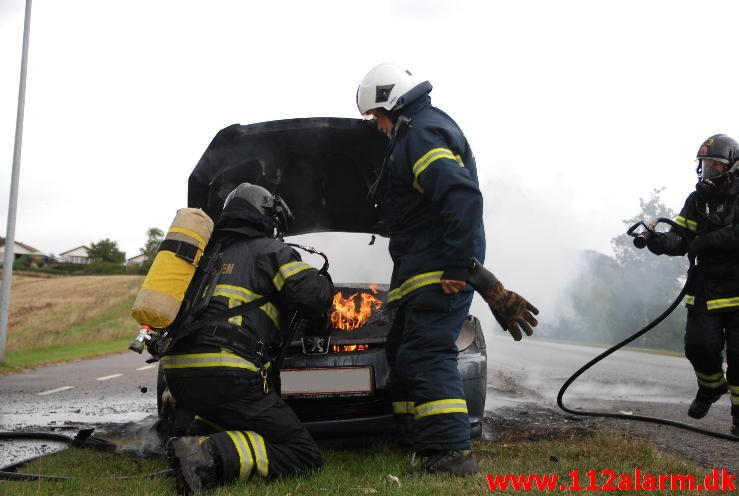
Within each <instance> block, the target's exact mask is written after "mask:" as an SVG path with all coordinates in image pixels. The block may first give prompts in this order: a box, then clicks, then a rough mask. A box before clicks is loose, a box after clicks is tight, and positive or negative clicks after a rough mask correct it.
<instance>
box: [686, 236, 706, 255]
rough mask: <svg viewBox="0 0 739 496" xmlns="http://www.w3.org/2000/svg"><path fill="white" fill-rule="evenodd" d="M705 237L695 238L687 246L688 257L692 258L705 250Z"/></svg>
mask: <svg viewBox="0 0 739 496" xmlns="http://www.w3.org/2000/svg"><path fill="white" fill-rule="evenodd" d="M706 244H707V243H706V238H705V236H696V237H695V238H693V241H691V242H690V244H689V245H688V255H689V256H691V257H694V256H696V255H698V254H699V253H700V252H702V251H703V250H704V249H705V248H706Z"/></svg>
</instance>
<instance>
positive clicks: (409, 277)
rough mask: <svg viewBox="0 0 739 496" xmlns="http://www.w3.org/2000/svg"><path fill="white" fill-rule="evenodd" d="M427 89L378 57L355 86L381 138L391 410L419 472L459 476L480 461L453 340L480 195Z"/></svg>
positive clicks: (466, 299)
mask: <svg viewBox="0 0 739 496" xmlns="http://www.w3.org/2000/svg"><path fill="white" fill-rule="evenodd" d="M430 92H431V84H430V83H429V82H428V81H424V80H423V79H421V78H418V77H417V76H415V75H414V74H413V73H412V72H411V71H409V70H408V69H406V68H404V67H401V66H399V65H396V64H390V63H385V64H380V65H378V66H376V67H375V68H373V69H372V70H370V71H369V72H368V73H367V75H366V76H365V77H364V79H362V82H361V83H360V84H359V88H358V90H357V107H358V108H359V112H360V113H361V114H362V116H363V117H364V118H365V119H371V120H374V121H375V123H376V125H377V128H378V130H380V131H382V132H383V133H384V134H386V135H387V136H388V138H389V140H390V141H389V145H388V151H387V154H386V157H387V158H386V160H385V162H384V164H383V166H382V171H381V172H380V176H379V178H378V180H377V182H376V183H375V185H374V186H373V187H372V189H371V192H370V195H371V197H372V200H373V201H374V202H375V203H377V204H379V205H380V206H381V208H382V212H383V216H384V218H385V221H386V223H387V226H388V230H389V233H390V247H389V248H390V255H391V256H392V259H393V263H394V267H393V274H392V278H391V283H390V292H389V293H388V304H389V305H390V306H391V307H395V308H396V309H397V313H396V317H395V320H394V322H393V326H392V329H391V332H390V335H389V336H388V347H387V352H388V361H389V362H390V365H391V368H392V375H391V395H392V397H393V411H394V413H395V414H396V419H397V420H398V425H399V427H400V428H401V431H408V432H409V433H410V436H409V437H410V439H411V442H412V447H413V451H414V453H415V455H416V457H420V458H421V459H422V460H423V463H422V465H421V470H420V471H422V472H427V473H451V474H456V475H466V474H472V473H476V472H478V471H479V468H478V466H477V462H476V461H475V458H474V455H473V454H472V451H471V444H470V425H469V418H468V414H467V404H466V401H465V396H464V389H463V386H462V380H461V377H460V375H459V371H458V369H457V354H458V350H457V348H456V346H455V340H456V338H457V335H458V334H459V330H460V327H461V325H462V323H463V322H464V319H465V318H466V317H467V314H468V310H469V308H470V303H471V302H472V294H473V293H472V287H471V286H470V285H469V284H468V283H467V282H466V281H467V279H468V277H469V275H470V260H471V258H473V257H474V258H476V259H477V260H479V261H481V262H482V261H483V260H484V257H485V233H484V230H483V221H482V211H483V210H482V203H483V200H482V194H481V193H480V188H479V185H478V180H477V167H476V164H475V157H474V155H473V154H472V150H471V148H470V145H469V143H467V139H466V138H465V136H464V133H462V130H461V129H460V128H459V126H458V125H457V124H456V122H454V120H452V118H451V117H449V116H448V115H447V114H445V113H444V112H442V111H441V110H439V109H438V108H436V107H434V106H432V105H431V97H430V96H429V93H430ZM501 291H505V290H503V289H502V286H501ZM501 294H503V293H501ZM505 295H506V297H505V298H501V301H500V305H499V306H500V310H505V309H506V308H507V307H506V308H504V307H505V306H506V305H510V309H513V311H512V312H509V313H508V314H510V315H513V316H514V317H518V318H520V317H521V315H519V314H522V312H525V311H526V306H525V305H522V302H523V301H525V300H523V298H521V297H520V296H518V295H516V294H515V293H512V292H506V293H505ZM509 296H510V297H509ZM491 306H492V304H491ZM532 308H533V307H532ZM510 309H509V310H510ZM494 310H495V309H494ZM516 312H518V313H516ZM533 322H535V320H534V321H533Z"/></svg>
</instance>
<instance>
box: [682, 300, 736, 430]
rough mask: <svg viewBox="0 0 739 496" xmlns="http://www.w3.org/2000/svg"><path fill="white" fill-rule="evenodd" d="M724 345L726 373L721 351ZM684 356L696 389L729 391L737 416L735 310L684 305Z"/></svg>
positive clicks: (732, 409) (733, 411) (733, 414)
mask: <svg viewBox="0 0 739 496" xmlns="http://www.w3.org/2000/svg"><path fill="white" fill-rule="evenodd" d="M724 348H725V349H726V364H727V367H726V377H724V372H723V368H722V365H723V351H724ZM685 356H686V357H687V358H688V360H690V363H691V365H692V366H693V369H694V370H695V375H696V378H697V379H698V387H699V389H700V390H702V391H704V392H706V393H711V392H713V391H717V390H722V389H725V388H726V385H727V382H728V385H729V389H730V392H731V415H732V416H734V417H739V310H738V311H728V312H716V313H714V312H700V311H696V310H694V309H688V321H687V324H686V326H685Z"/></svg>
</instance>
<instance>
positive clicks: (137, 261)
mask: <svg viewBox="0 0 739 496" xmlns="http://www.w3.org/2000/svg"><path fill="white" fill-rule="evenodd" d="M145 261H146V255H144V254H143V253H142V254H140V255H136V256H135V257H131V258H129V259H128V260H126V266H131V265H141V264H143V263H144V262H145Z"/></svg>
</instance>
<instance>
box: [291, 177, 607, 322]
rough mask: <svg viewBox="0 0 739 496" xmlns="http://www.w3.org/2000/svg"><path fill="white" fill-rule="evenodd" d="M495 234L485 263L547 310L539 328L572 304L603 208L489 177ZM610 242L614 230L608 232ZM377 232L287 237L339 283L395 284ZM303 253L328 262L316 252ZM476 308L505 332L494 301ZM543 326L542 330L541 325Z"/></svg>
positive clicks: (488, 208) (487, 213)
mask: <svg viewBox="0 0 739 496" xmlns="http://www.w3.org/2000/svg"><path fill="white" fill-rule="evenodd" d="M481 189H482V191H483V196H484V202H485V207H484V214H483V216H484V222H485V231H486V240H487V254H486V262H485V266H486V267H487V268H488V269H489V270H491V271H492V272H493V273H494V274H495V275H496V276H497V277H498V278H499V279H500V280H501V281H502V282H503V284H504V285H505V286H506V288H508V289H511V290H513V291H516V292H517V293H519V294H521V295H523V296H524V297H525V298H526V299H528V300H529V301H530V302H531V303H532V304H533V305H535V306H536V307H537V308H538V309H539V310H540V314H539V321H540V325H539V329H540V330H541V329H543V328H546V327H547V326H548V325H550V324H552V323H554V322H557V321H558V320H559V319H560V318H561V316H562V315H564V314H566V313H567V311H568V308H569V305H568V302H567V300H566V298H563V297H562V295H563V294H564V292H565V289H566V288H567V287H568V286H569V285H570V284H571V283H572V281H573V280H574V277H575V275H576V274H578V273H579V272H580V267H581V262H580V261H579V257H578V256H577V253H578V251H580V250H582V249H583V248H584V247H585V246H586V245H587V244H588V242H592V239H593V236H594V233H593V231H592V230H591V231H590V232H589V233H588V234H587V236H583V234H582V231H583V229H582V227H581V226H583V225H588V224H595V222H594V221H593V220H592V219H593V217H594V216H595V214H592V215H591V214H590V213H585V214H581V213H577V212H576V211H575V208H574V207H573V206H572V205H571V204H569V203H568V201H567V200H566V198H567V197H568V195H567V192H566V190H565V188H563V187H562V186H561V185H559V186H558V187H556V188H554V187H552V186H551V185H544V186H541V188H536V187H534V188H532V187H530V186H529V187H526V188H524V186H523V184H522V181H521V180H513V181H506V182H503V181H500V180H494V181H488V182H485V183H484V184H482V186H481ZM603 236H604V239H605V241H604V242H603V243H602V244H604V245H607V243H608V240H610V237H611V236H612V234H611V235H609V234H608V233H604V234H603ZM371 239H372V237H371V235H370V234H357V233H315V234H306V235H301V236H294V237H291V238H289V239H287V241H289V242H294V243H300V244H305V245H309V246H313V247H315V248H316V249H318V250H319V251H323V252H325V253H326V255H327V256H328V258H329V261H330V264H331V265H330V273H331V275H332V277H333V280H334V282H336V283H373V282H377V283H381V284H388V283H389V282H390V276H391V273H392V261H391V259H390V255H389V253H388V249H387V247H388V240H387V238H382V237H379V236H378V237H376V239H375V242H374V244H372V245H370V244H369V243H370V241H371ZM303 259H304V260H306V261H307V262H309V263H311V264H313V265H314V266H315V267H317V268H318V267H320V265H321V264H322V263H323V260H322V259H321V258H320V257H318V256H315V255H307V254H304V255H303ZM470 313H472V314H473V315H476V316H477V317H478V318H479V319H480V321H481V322H482V324H483V329H485V330H486V331H487V332H491V331H494V332H500V328H499V326H498V324H497V323H496V322H495V321H494V319H493V317H492V315H491V313H490V310H489V308H488V306H487V304H486V303H485V302H484V301H483V300H482V299H481V298H480V297H479V295H476V296H475V299H474V300H473V303H472V308H471V311H470ZM535 333H537V331H535Z"/></svg>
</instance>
